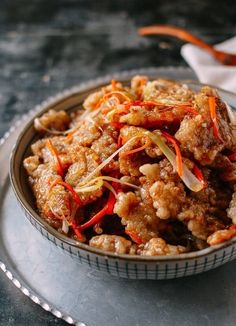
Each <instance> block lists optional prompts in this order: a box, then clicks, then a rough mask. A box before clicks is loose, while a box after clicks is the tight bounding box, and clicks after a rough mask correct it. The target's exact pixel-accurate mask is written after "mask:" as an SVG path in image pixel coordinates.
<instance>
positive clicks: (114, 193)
mask: <svg viewBox="0 0 236 326" xmlns="http://www.w3.org/2000/svg"><path fill="white" fill-rule="evenodd" d="M103 186H104V187H106V188H107V189H109V190H110V191H111V192H112V193H113V195H114V196H115V198H117V193H116V191H115V188H114V187H112V185H111V184H110V183H109V182H107V181H104V182H103Z"/></svg>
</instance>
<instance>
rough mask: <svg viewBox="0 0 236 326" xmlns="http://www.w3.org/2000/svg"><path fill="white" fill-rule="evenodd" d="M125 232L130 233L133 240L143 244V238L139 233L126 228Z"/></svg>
mask: <svg viewBox="0 0 236 326" xmlns="http://www.w3.org/2000/svg"><path fill="white" fill-rule="evenodd" d="M125 233H126V234H128V236H130V238H131V239H132V240H133V242H135V243H137V244H138V245H141V244H142V243H143V241H142V239H141V238H140V237H139V236H138V235H137V233H135V232H133V231H127V230H125Z"/></svg>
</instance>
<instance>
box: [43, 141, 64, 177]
mask: <svg viewBox="0 0 236 326" xmlns="http://www.w3.org/2000/svg"><path fill="white" fill-rule="evenodd" d="M46 146H47V148H48V149H49V151H50V152H51V153H52V155H53V157H54V159H55V161H56V170H57V173H58V174H59V175H60V176H61V177H62V178H63V176H64V169H63V167H62V163H61V160H60V157H59V155H58V152H57V149H56V147H54V146H53V144H52V142H51V140H50V139H47V141H46Z"/></svg>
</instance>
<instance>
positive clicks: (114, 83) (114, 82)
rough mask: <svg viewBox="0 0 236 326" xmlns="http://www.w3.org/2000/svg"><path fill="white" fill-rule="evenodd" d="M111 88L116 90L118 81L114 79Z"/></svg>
mask: <svg viewBox="0 0 236 326" xmlns="http://www.w3.org/2000/svg"><path fill="white" fill-rule="evenodd" d="M111 88H112V90H113V91H115V90H116V80H115V79H112V81H111Z"/></svg>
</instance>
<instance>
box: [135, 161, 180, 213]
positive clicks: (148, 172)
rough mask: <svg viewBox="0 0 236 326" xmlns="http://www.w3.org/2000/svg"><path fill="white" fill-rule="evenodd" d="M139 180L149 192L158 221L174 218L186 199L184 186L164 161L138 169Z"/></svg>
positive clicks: (169, 165)
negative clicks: (140, 176) (140, 174)
mask: <svg viewBox="0 0 236 326" xmlns="http://www.w3.org/2000/svg"><path fill="white" fill-rule="evenodd" d="M140 171H141V172H142V174H143V175H144V177H142V178H141V179H140V181H141V183H142V184H143V186H144V187H145V188H146V189H147V191H148V192H149V195H150V197H151V199H152V203H153V207H154V208H155V209H156V215H157V216H158V217H159V218H160V219H169V218H176V216H177V214H178V213H179V212H181V210H182V206H183V204H184V202H185V199H186V194H185V191H184V186H183V184H182V182H181V181H180V179H179V177H178V176H177V175H176V173H174V171H173V168H172V166H171V164H170V163H169V162H168V161H167V160H166V159H164V160H162V161H160V163H155V164H145V165H143V166H141V167H140Z"/></svg>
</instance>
